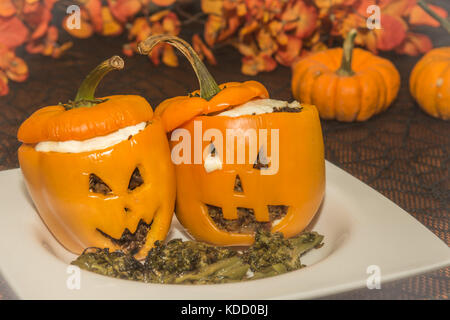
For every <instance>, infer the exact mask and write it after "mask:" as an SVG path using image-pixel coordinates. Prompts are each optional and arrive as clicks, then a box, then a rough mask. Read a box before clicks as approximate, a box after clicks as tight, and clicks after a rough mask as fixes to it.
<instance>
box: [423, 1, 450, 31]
mask: <svg viewBox="0 0 450 320" xmlns="http://www.w3.org/2000/svg"><path fill="white" fill-rule="evenodd" d="M417 4H418V5H419V6H420V7H421V8H422V9H423V10H424V11H425V12H426V13H428V14H429V15H430V16H431V17H433V18H434V19H435V20H437V21H438V22H439V23H440V24H441V27H443V28H445V30H447V32H448V33H450V20H447V19H444V18H442V17H441V16H440V15H438V14H437V13H436V12H434V11H433V10H432V9H431V8H430V7H429V6H428V5H427V4H426V3H425V2H424V1H423V0H419V2H417Z"/></svg>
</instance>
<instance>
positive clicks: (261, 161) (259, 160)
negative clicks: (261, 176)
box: [253, 148, 269, 170]
mask: <svg viewBox="0 0 450 320" xmlns="http://www.w3.org/2000/svg"><path fill="white" fill-rule="evenodd" d="M268 167H269V160H268V159H267V158H266V154H265V152H264V150H263V149H262V148H261V150H259V152H258V156H257V157H256V161H255V162H254V164H253V169H258V170H261V168H268Z"/></svg>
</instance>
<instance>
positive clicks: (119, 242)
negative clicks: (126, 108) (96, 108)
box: [19, 121, 175, 257]
mask: <svg viewBox="0 0 450 320" xmlns="http://www.w3.org/2000/svg"><path fill="white" fill-rule="evenodd" d="M19 161H20V165H21V169H22V172H23V174H24V177H25V179H26V182H27V185H28V189H29V190H30V193H31V196H32V198H33V201H34V203H35V205H36V207H37V209H38V211H39V213H40V215H41V217H42V219H43V221H44V222H45V223H46V225H47V226H48V228H49V229H50V231H51V232H52V233H53V235H54V236H55V237H56V238H57V239H58V240H59V241H60V242H61V243H62V244H63V245H64V246H65V247H66V248H67V249H69V250H70V251H72V252H74V253H77V254H79V253H81V252H82V251H83V249H84V248H86V247H92V246H94V247H101V248H110V249H111V250H116V249H120V250H122V251H125V252H130V253H133V254H137V257H143V256H144V255H145V254H146V253H147V251H148V250H149V249H150V248H151V247H152V246H153V243H154V242H155V241H156V240H163V239H164V238H165V236H166V234H167V232H168V230H169V227H170V223H171V219H172V214H173V206H174V199H175V181H174V180H175V176H174V171H173V164H172V162H171V160H170V153H169V146H168V143H167V139H166V138H165V133H164V130H163V129H162V127H161V123H160V122H159V121H152V123H150V124H148V125H147V127H146V128H145V129H144V130H143V131H141V132H139V133H138V134H136V135H135V136H132V137H130V138H129V139H128V140H125V141H123V142H120V143H118V144H116V145H114V146H112V147H110V148H107V149H103V150H99V151H93V152H84V153H81V154H74V153H58V152H39V151H36V150H35V148H34V146H32V145H27V144H24V145H22V146H21V147H20V148H19ZM36 167H38V168H39V170H36Z"/></svg>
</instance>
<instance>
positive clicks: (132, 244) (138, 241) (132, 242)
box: [96, 219, 153, 254]
mask: <svg viewBox="0 0 450 320" xmlns="http://www.w3.org/2000/svg"><path fill="white" fill-rule="evenodd" d="M152 223H153V220H152V222H150V223H148V224H147V223H145V221H144V220H142V219H141V220H140V221H139V224H138V226H137V228H136V231H135V232H134V233H132V232H131V231H130V230H128V228H125V230H124V231H123V233H122V235H121V236H120V238H119V239H116V238H113V237H111V236H110V235H109V234H107V233H105V232H103V231H102V230H100V229H98V228H97V229H96V230H97V231H98V232H100V234H101V235H102V236H104V237H105V238H108V239H109V240H111V242H112V243H114V244H115V245H117V246H119V247H120V249H121V250H122V251H123V252H124V253H129V254H136V253H137V252H138V251H139V249H141V248H142V247H143V246H144V244H145V240H146V239H147V234H148V232H149V231H150V228H151V226H152Z"/></svg>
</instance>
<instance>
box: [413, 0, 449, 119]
mask: <svg viewBox="0 0 450 320" xmlns="http://www.w3.org/2000/svg"><path fill="white" fill-rule="evenodd" d="M418 5H420V6H421V7H422V9H423V10H425V12H427V13H428V15H430V16H432V17H433V18H434V19H436V20H437V21H438V22H439V24H440V25H441V26H442V27H443V28H445V29H446V30H447V31H448V32H449V33H450V20H448V19H445V18H442V17H441V16H439V15H438V14H436V13H435V12H434V11H433V10H432V9H431V8H430V7H429V6H428V5H427V4H426V3H425V2H423V1H419V2H418ZM409 90H410V92H411V95H412V96H413V97H414V99H416V101H417V103H418V104H419V106H420V107H421V108H422V110H423V111H425V112H426V113H428V114H429V115H430V116H433V117H435V118H440V119H443V120H449V119H450V47H442V48H436V49H433V50H431V51H429V52H428V53H427V54H426V55H425V56H423V57H422V59H420V60H419V62H417V64H416V65H415V66H414V68H413V70H412V72H411V76H410V78H409Z"/></svg>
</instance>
